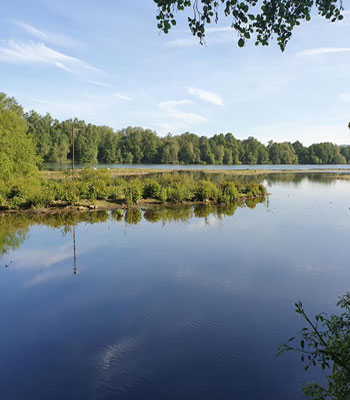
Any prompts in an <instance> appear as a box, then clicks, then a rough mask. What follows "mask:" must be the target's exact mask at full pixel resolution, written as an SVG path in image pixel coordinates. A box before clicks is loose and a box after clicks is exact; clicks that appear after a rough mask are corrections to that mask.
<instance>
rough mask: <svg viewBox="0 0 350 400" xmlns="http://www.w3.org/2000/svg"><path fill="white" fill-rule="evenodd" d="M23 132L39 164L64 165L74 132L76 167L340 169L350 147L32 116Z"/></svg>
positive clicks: (348, 159) (348, 158)
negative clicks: (265, 141)
mask: <svg viewBox="0 0 350 400" xmlns="http://www.w3.org/2000/svg"><path fill="white" fill-rule="evenodd" d="M24 117H25V119H26V120H27V122H28V133H29V135H31V136H32V137H33V139H34V141H35V144H36V151H37V154H38V155H39V156H40V157H41V159H42V160H43V161H44V162H66V161H68V160H71V158H72V129H73V128H74V137H75V140H74V144H75V159H76V161H77V162H78V163H83V164H92V163H97V162H98V163H107V164H114V163H116V164H122V163H124V164H132V163H133V164H298V163H299V164H345V163H350V146H337V145H335V144H332V143H319V144H313V145H311V146H309V147H305V146H303V145H302V144H301V143H300V142H299V141H297V142H295V143H289V142H283V143H276V142H272V141H271V142H269V144H268V145H267V146H265V145H264V144H262V143H261V142H259V141H258V140H257V139H255V138H253V137H249V138H248V139H245V140H239V139H236V138H235V137H234V136H233V134H232V133H227V134H219V135H214V136H212V137H211V138H208V137H206V136H198V135H196V134H193V133H188V132H186V133H183V134H182V135H176V136H172V135H168V136H166V137H159V136H158V135H157V133H156V132H154V131H152V130H150V129H143V128H139V127H128V128H126V129H122V130H120V131H117V132H115V131H114V130H113V129H112V128H110V127H108V126H96V125H93V124H87V123H85V122H84V121H80V120H78V119H74V120H72V119H70V120H67V121H62V122H60V121H58V120H57V119H53V118H52V117H51V116H50V115H49V114H46V115H45V116H41V115H40V114H38V113H37V112H35V111H31V112H29V113H27V114H24Z"/></svg>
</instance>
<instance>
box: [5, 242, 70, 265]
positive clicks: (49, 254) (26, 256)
mask: <svg viewBox="0 0 350 400" xmlns="http://www.w3.org/2000/svg"><path fill="white" fill-rule="evenodd" d="M70 257H72V249H71V247H70V246H64V247H61V248H59V249H52V250H50V249H48V250H44V249H21V250H20V251H18V252H16V253H14V254H13V255H12V256H11V260H12V262H13V268H14V269H41V268H49V267H51V266H52V265H54V264H57V263H58V262H61V261H65V260H67V259H68V258H70Z"/></svg>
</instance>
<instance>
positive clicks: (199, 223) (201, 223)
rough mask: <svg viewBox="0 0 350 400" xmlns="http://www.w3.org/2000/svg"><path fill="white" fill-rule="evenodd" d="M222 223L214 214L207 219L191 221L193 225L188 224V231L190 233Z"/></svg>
mask: <svg viewBox="0 0 350 400" xmlns="http://www.w3.org/2000/svg"><path fill="white" fill-rule="evenodd" d="M221 222H222V221H221V220H220V219H219V218H218V217H217V216H216V215H213V214H210V215H208V216H207V217H205V218H204V217H203V218H200V219H199V220H194V221H192V220H191V223H190V224H188V230H189V231H197V230H201V229H203V228H205V227H207V226H209V225H210V226H217V225H219V224H220V223H221Z"/></svg>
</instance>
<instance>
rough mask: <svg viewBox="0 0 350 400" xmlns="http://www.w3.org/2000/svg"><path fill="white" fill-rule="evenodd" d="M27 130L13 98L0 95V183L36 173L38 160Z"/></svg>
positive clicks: (18, 106)
mask: <svg viewBox="0 0 350 400" xmlns="http://www.w3.org/2000/svg"><path fill="white" fill-rule="evenodd" d="M27 129H28V125H27V122H26V120H25V118H24V116H23V109H22V107H21V106H20V105H19V104H18V103H17V101H16V100H15V99H14V98H10V97H7V96H6V95H5V93H0V181H1V180H2V181H7V180H8V179H9V178H11V177H12V176H23V177H29V176H32V175H34V174H35V173H36V171H37V162H38V161H39V158H38V157H37V156H36V154H35V145H34V142H33V140H32V138H31V137H30V136H28V135H27Z"/></svg>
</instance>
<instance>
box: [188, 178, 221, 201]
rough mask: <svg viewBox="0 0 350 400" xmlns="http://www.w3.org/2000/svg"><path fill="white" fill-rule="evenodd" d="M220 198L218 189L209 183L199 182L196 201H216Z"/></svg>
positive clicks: (195, 196)
mask: <svg viewBox="0 0 350 400" xmlns="http://www.w3.org/2000/svg"><path fill="white" fill-rule="evenodd" d="M218 196H219V191H218V188H217V187H216V186H215V185H214V184H213V183H212V182H209V181H199V182H198V184H197V185H196V187H195V189H194V200H196V201H206V200H216V199H217V198H218Z"/></svg>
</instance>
